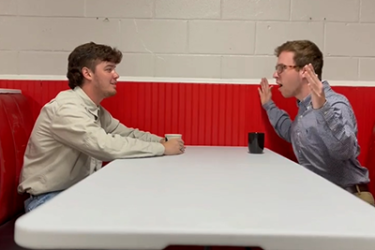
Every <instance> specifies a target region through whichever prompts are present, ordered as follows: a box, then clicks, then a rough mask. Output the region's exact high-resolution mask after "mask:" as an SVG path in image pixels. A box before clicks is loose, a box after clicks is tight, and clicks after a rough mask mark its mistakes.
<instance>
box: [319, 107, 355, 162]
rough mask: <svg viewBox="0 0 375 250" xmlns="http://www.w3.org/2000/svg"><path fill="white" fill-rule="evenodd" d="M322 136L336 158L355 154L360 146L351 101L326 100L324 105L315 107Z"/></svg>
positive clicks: (343, 158)
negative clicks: (330, 101) (318, 107)
mask: <svg viewBox="0 0 375 250" xmlns="http://www.w3.org/2000/svg"><path fill="white" fill-rule="evenodd" d="M314 112H315V116H316V119H317V123H318V125H322V128H321V129H318V130H317V131H318V133H319V135H320V138H321V139H322V141H323V142H324V143H325V145H326V146H327V148H328V150H329V151H330V155H331V156H332V157H334V158H336V159H341V160H345V159H349V158H352V157H353V156H355V154H356V152H357V148H358V142H357V136H356V127H357V125H356V120H355V117H354V114H353V112H352V108H351V106H350V104H349V103H347V102H344V101H336V102H333V103H332V104H331V103H329V102H327V101H326V102H325V104H324V105H323V107H321V108H320V109H315V110H314Z"/></svg>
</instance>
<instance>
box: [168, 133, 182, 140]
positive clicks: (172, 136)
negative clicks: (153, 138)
mask: <svg viewBox="0 0 375 250" xmlns="http://www.w3.org/2000/svg"><path fill="white" fill-rule="evenodd" d="M165 138H167V140H170V139H178V138H179V139H181V138H182V135H181V134H165Z"/></svg>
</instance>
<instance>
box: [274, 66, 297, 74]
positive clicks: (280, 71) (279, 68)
mask: <svg viewBox="0 0 375 250" xmlns="http://www.w3.org/2000/svg"><path fill="white" fill-rule="evenodd" d="M287 68H289V69H295V68H298V66H297V65H285V64H277V65H276V66H275V70H276V72H277V74H281V73H283V72H284V70H286V69H287Z"/></svg>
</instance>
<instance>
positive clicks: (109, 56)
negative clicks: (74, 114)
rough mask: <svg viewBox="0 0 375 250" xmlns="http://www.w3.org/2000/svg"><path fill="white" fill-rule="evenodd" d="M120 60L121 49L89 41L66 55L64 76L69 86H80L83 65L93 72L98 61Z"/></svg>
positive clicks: (116, 61)
mask: <svg viewBox="0 0 375 250" xmlns="http://www.w3.org/2000/svg"><path fill="white" fill-rule="evenodd" d="M121 60H122V53H121V51H119V50H117V49H116V48H111V47H110V46H108V45H103V44H96V43H94V42H90V43H85V44H82V45H80V46H78V47H76V48H75V49H74V50H73V51H72V52H71V53H70V55H69V57H68V73H67V74H66V76H67V77H68V79H69V87H70V88H71V89H74V88H75V87H76V86H82V84H83V80H84V77H83V74H82V68H83V67H87V68H89V69H90V70H92V71H93V72H95V68H96V65H98V63H100V62H112V63H115V64H119V63H120V62H121Z"/></svg>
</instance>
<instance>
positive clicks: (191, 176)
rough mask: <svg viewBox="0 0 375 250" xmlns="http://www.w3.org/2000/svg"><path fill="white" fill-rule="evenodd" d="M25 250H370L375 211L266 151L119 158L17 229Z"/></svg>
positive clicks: (374, 244) (209, 150)
mask: <svg viewBox="0 0 375 250" xmlns="http://www.w3.org/2000/svg"><path fill="white" fill-rule="evenodd" d="M15 240H16V242H17V243H18V244H20V245H21V246H24V247H28V248H39V249H42V248H62V249H163V248H164V247H166V246H168V245H211V246H212V245H216V246H217V245H225V246H260V247H263V248H264V249H266V250H283V249H285V250H297V249H298V250H312V249H319V250H324V249H327V250H353V249H355V250H370V249H371V250H373V249H374V248H375V209H374V208H373V207H372V206H370V205H368V204H367V203H365V202H363V201H362V200H360V199H358V198H356V197H354V196H353V195H352V194H349V193H348V192H346V191H344V190H342V189H341V188H339V187H337V186H334V185H333V184H331V183H329V182H328V181H326V180H324V179H323V178H321V177H319V176H317V175H315V174H313V173H312V172H310V171H308V170H305V169H304V168H303V167H301V166H300V165H298V164H295V163H293V162H292V161H290V160H288V159H286V158H284V157H282V156H280V155H278V154H276V153H273V152H272V151H269V150H267V149H266V150H265V152H264V154H259V155H254V154H249V153H247V148H242V147H239V148H238V147H188V148H187V149H186V153H185V154H184V155H179V156H164V157H157V158H144V159H128V160H117V161H114V162H112V163H110V164H109V165H107V166H106V167H104V168H103V169H102V170H100V171H98V172H96V173H95V174H93V175H92V176H90V177H88V178H86V179H85V180H84V181H82V182H80V183H78V184H77V185H75V186H73V187H72V188H70V189H68V190H66V191H65V192H63V193H62V194H60V195H59V196H57V197H56V198H54V199H53V200H51V201H50V202H48V203H46V204H44V205H42V206H40V207H39V208H37V209H35V210H34V211H32V212H30V213H28V214H26V215H24V216H22V217H21V218H19V219H18V220H17V222H16V228H15Z"/></svg>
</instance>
